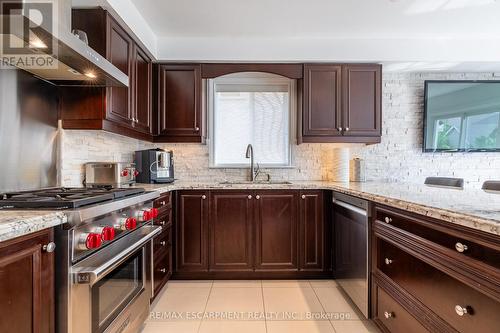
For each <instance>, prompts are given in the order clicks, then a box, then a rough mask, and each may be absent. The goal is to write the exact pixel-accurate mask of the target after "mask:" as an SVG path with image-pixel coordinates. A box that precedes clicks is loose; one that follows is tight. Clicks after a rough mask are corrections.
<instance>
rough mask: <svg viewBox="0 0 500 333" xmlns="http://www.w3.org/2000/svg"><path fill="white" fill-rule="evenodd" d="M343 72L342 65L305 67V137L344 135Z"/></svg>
mask: <svg viewBox="0 0 500 333" xmlns="http://www.w3.org/2000/svg"><path fill="white" fill-rule="evenodd" d="M341 73H342V67H341V66H340V65H320V64H318V65H312V64H309V65H308V64H306V65H304V106H303V108H304V109H303V114H302V135H303V136H304V137H307V136H328V137H331V136H340V135H342V131H341V129H340V127H341V126H342V125H341Z"/></svg>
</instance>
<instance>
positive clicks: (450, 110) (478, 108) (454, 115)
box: [424, 81, 500, 152]
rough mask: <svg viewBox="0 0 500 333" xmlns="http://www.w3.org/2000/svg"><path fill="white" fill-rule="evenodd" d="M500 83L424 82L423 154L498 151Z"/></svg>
mask: <svg viewBox="0 0 500 333" xmlns="http://www.w3.org/2000/svg"><path fill="white" fill-rule="evenodd" d="M499 125H500V81H426V82H425V110H424V151H426V152H438V151H440V152H456V151H464V152H475V151H479V152H481V151H500V132H499Z"/></svg>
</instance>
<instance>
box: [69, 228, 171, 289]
mask: <svg viewBox="0 0 500 333" xmlns="http://www.w3.org/2000/svg"><path fill="white" fill-rule="evenodd" d="M161 230H162V228H161V227H158V226H154V227H151V231H150V232H149V233H148V234H146V235H145V236H144V237H142V238H141V239H139V240H138V241H137V242H135V243H134V244H132V245H130V246H129V247H127V248H126V249H124V250H123V251H121V252H120V253H119V254H118V255H117V256H115V257H113V259H111V260H108V261H107V262H106V263H105V264H103V265H101V266H98V267H85V268H83V267H82V269H78V270H77V271H74V272H73V278H74V280H73V281H74V283H77V284H90V286H92V285H94V284H95V283H97V282H98V281H99V280H101V279H102V278H103V277H105V276H106V274H108V273H109V272H111V271H112V270H113V269H115V268H116V267H118V266H119V265H120V264H122V263H123V262H124V261H126V260H127V259H128V257H129V256H130V254H132V253H133V252H135V251H136V250H137V249H139V248H141V247H143V246H144V244H146V243H147V242H149V241H150V240H151V239H152V238H154V237H155V236H156V235H158V234H159V233H160V232H161Z"/></svg>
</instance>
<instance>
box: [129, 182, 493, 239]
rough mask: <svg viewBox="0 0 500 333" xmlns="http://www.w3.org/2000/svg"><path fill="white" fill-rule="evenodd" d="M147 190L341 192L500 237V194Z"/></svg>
mask: <svg viewBox="0 0 500 333" xmlns="http://www.w3.org/2000/svg"><path fill="white" fill-rule="evenodd" d="M138 186H140V187H144V188H146V189H148V190H156V191H160V192H168V191H174V190H181V189H323V190H333V191H338V192H342V193H345V194H349V195H353V196H357V197H360V198H363V199H366V200H370V201H373V202H376V203H381V204H384V205H387V206H391V207H395V208H400V209H403V210H407V211H410V212H414V213H417V214H421V215H425V216H429V217H433V218H437V219H440V220H443V221H447V222H450V223H454V224H459V225H462V226H465V227H469V228H473V229H477V230H482V231H484V232H488V233H492V234H497V235H500V193H488V192H485V191H483V190H480V189H464V190H457V189H450V188H442V187H431V186H428V185H420V184H409V183H388V182H364V183H338V182H326V181H293V182H292V183H291V184H249V183H242V184H224V183H206V182H205V183H204V182H187V181H176V182H175V183H173V184H163V185H162V184H154V185H152V184H138Z"/></svg>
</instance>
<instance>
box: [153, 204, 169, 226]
mask: <svg viewBox="0 0 500 333" xmlns="http://www.w3.org/2000/svg"><path fill="white" fill-rule="evenodd" d="M153 224H154V225H159V226H161V227H163V228H166V227H168V226H169V225H171V224H172V208H169V209H167V210H166V211H164V212H162V213H160V215H159V216H158V217H157V218H155V219H154V220H153Z"/></svg>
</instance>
